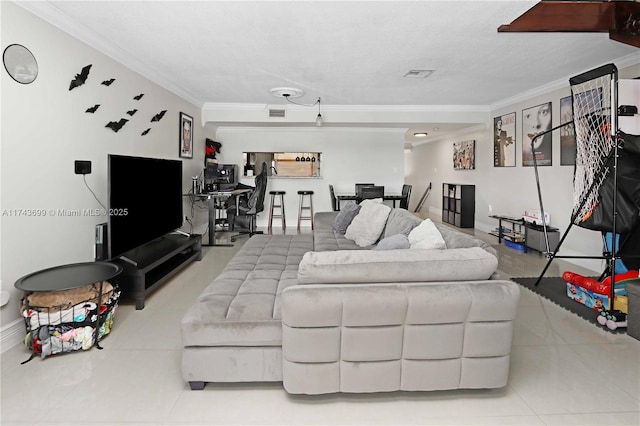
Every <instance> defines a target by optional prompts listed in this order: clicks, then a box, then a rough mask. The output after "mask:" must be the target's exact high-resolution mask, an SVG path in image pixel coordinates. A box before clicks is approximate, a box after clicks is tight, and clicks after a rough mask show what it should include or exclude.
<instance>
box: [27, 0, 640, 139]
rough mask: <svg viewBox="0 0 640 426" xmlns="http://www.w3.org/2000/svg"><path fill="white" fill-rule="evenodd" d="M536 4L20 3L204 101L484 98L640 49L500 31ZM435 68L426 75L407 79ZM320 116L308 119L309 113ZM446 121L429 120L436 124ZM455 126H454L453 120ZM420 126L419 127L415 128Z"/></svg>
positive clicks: (336, 103) (350, 102) (326, 105)
mask: <svg viewBox="0 0 640 426" xmlns="http://www.w3.org/2000/svg"><path fill="white" fill-rule="evenodd" d="M535 3H537V2H536V1H164V2H159V1H73V2H71V1H48V2H24V3H19V4H21V5H22V6H23V7H25V8H26V9H28V10H31V11H32V12H34V13H35V14H37V15H39V16H41V17H43V18H44V19H46V20H48V21H49V22H51V23H53V24H54V25H57V26H59V27H60V28H62V29H64V30H66V31H68V32H70V33H71V34H72V35H74V36H76V37H78V38H80V39H82V40H83V41H85V42H87V43H88V44H90V45H92V46H94V47H96V48H98V49H99V50H101V51H103V52H105V53H107V54H109V55H110V56H112V57H113V58H114V59H116V60H118V61H120V62H122V63H124V64H125V65H127V66H129V67H131V68H132V69H134V70H136V71H138V72H140V73H141V74H143V75H145V76H147V77H148V78H150V79H151V80H153V81H155V82H157V83H159V84H161V85H162V86H164V87H166V88H168V89H169V90H172V91H173V92H175V93H177V94H179V95H181V96H183V97H185V98H187V99H189V100H190V101H192V102H193V103H195V104H197V105H199V106H202V105H205V104H209V103H214V104H215V103H222V104H227V103H240V104H251V105H255V104H263V105H264V104H267V105H268V104H280V103H284V102H283V100H282V99H277V98H274V97H273V96H271V95H270V94H269V90H270V89H271V88H274V87H281V86H287V87H295V88H299V89H302V90H304V92H305V95H304V96H303V97H301V98H298V99H297V100H298V101H299V102H303V103H313V102H315V100H316V99H317V98H318V97H320V98H321V99H322V107H323V109H324V110H329V109H330V108H332V107H336V108H339V107H342V108H345V107H348V108H357V107H358V106H363V107H368V108H385V107H388V108H389V109H393V108H395V107H398V106H404V107H406V106H421V107H425V106H430V107H433V106H443V107H444V106H446V107H447V108H449V109H454V110H455V108H458V107H460V108H467V109H468V108H469V107H470V106H472V107H478V108H485V109H487V108H488V107H490V106H491V105H496V104H499V103H500V102H502V101H504V100H507V99H510V98H513V97H517V96H518V95H521V94H523V93H526V92H528V91H533V90H536V89H537V88H540V87H543V86H545V85H548V84H549V83H550V82H555V81H559V80H567V85H568V78H569V77H571V76H572V75H575V74H578V73H581V72H583V71H586V70H589V69H591V68H594V67H595V66H599V65H602V64H605V63H609V62H612V61H614V60H616V59H619V58H622V57H626V56H628V55H633V54H640V53H639V52H640V50H639V49H637V48H635V47H632V46H629V45H625V44H622V43H618V42H614V41H611V40H609V38H608V35H607V34H606V33H498V32H497V28H498V26H500V25H502V24H508V23H510V22H511V21H513V20H514V19H515V18H517V17H518V16H520V15H521V14H522V13H524V12H525V11H527V10H528V9H529V8H530V7H531V6H533V5H534V4H535ZM412 69H432V70H435V71H434V73H433V74H432V75H431V76H430V77H428V78H427V79H415V78H413V79H410V78H403V75H404V74H406V73H407V72H408V71H410V70H412ZM313 118H315V116H314V117H313ZM439 124H440V125H444V126H451V124H449V125H447V124H446V123H425V125H424V126H423V127H426V128H427V129H432V128H433V126H434V125H439ZM453 127H459V125H456V126H453ZM416 128H417V127H416Z"/></svg>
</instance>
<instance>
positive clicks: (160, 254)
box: [113, 234, 202, 310]
mask: <svg viewBox="0 0 640 426" xmlns="http://www.w3.org/2000/svg"><path fill="white" fill-rule="evenodd" d="M201 238H202V237H201V236H200V235H192V236H186V235H181V234H167V235H165V236H163V237H160V238H157V239H155V240H153V241H150V242H148V243H147V244H145V245H143V246H140V247H138V248H136V249H133V250H131V251H128V252H126V253H125V254H124V255H123V256H122V257H120V258H118V259H116V260H114V261H113V262H114V263H116V264H118V265H121V266H122V268H123V271H122V273H121V274H120V276H119V277H118V284H119V285H120V288H121V290H122V296H121V298H123V299H133V300H135V303H136V309H137V310H140V309H143V308H144V299H145V296H146V295H147V294H149V293H150V292H151V291H153V290H155V289H156V288H157V287H159V286H160V285H161V284H162V283H164V282H165V281H167V280H168V279H169V278H171V277H172V276H173V275H175V274H176V273H178V272H179V271H180V270H182V269H183V268H184V267H186V266H187V265H188V264H189V263H191V262H193V261H194V260H201V259H202V241H201ZM123 258H124V259H123Z"/></svg>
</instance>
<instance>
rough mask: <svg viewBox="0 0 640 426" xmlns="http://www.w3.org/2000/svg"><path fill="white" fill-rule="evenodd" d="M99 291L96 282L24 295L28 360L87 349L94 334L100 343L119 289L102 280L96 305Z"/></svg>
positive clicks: (23, 310) (113, 309)
mask: <svg viewBox="0 0 640 426" xmlns="http://www.w3.org/2000/svg"><path fill="white" fill-rule="evenodd" d="M99 288H100V283H94V284H88V285H87V286H83V287H80V288H75V289H71V290H63V291H47V292H31V293H27V294H25V296H24V298H23V299H22V300H21V303H20V311H21V313H22V316H23V319H24V322H25V328H26V335H25V338H24V344H25V345H26V346H27V347H28V348H29V349H30V350H31V352H32V356H31V358H33V357H34V356H35V355H40V356H41V357H42V358H46V357H47V356H51V355H56V354H60V353H64V352H72V351H78V350H87V349H90V348H91V347H93V345H94V344H95V343H96V335H97V336H98V337H97V339H98V340H100V339H101V338H102V337H104V336H106V335H107V334H109V333H110V332H111V328H112V326H113V320H114V316H115V312H116V308H117V306H118V301H119V299H120V293H121V292H120V288H119V287H118V285H117V284H111V283H109V282H107V281H104V282H103V284H102V297H100V302H98V295H99ZM98 319H99V321H98ZM98 322H99V325H100V328H99V330H97V332H96V327H97V325H98ZM31 358H30V359H31ZM25 362H26V361H25Z"/></svg>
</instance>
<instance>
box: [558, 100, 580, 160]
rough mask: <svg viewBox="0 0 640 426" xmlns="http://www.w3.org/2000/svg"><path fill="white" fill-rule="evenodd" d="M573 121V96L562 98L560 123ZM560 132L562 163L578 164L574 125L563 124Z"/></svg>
mask: <svg viewBox="0 0 640 426" xmlns="http://www.w3.org/2000/svg"><path fill="white" fill-rule="evenodd" d="M571 121H573V97H571V96H567V97H566V98H561V99H560V123H569V122H571ZM558 131H559V132H560V165H561V166H575V164H576V132H575V130H574V128H573V125H568V126H562V127H560V129H558Z"/></svg>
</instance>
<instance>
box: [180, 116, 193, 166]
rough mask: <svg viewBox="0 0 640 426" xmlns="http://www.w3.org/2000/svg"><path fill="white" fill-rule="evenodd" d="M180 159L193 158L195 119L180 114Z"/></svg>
mask: <svg viewBox="0 0 640 426" xmlns="http://www.w3.org/2000/svg"><path fill="white" fill-rule="evenodd" d="M178 130H179V141H180V157H182V158H193V117H191V116H190V115H188V114H185V113H184V112H181V113H180V126H179V129H178Z"/></svg>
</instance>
